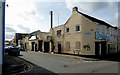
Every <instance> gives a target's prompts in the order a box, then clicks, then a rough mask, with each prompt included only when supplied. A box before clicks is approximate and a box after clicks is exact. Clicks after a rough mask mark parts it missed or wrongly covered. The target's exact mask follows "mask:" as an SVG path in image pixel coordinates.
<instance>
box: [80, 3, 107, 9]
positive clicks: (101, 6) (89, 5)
mask: <svg viewBox="0 0 120 75" xmlns="http://www.w3.org/2000/svg"><path fill="white" fill-rule="evenodd" d="M108 5H109V4H108V3H107V2H82V3H79V5H78V6H80V8H81V9H83V10H89V11H96V10H100V9H104V8H106V7H108Z"/></svg>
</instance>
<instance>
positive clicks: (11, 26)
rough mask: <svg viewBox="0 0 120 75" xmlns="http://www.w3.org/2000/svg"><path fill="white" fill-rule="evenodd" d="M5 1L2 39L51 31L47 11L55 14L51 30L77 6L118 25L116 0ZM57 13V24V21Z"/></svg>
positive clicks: (93, 15) (63, 20) (62, 22)
mask: <svg viewBox="0 0 120 75" xmlns="http://www.w3.org/2000/svg"><path fill="white" fill-rule="evenodd" d="M95 1H96V0H59V1H58V0H49V2H48V1H47V0H44V1H43V0H6V3H7V4H8V5H9V7H6V19H5V20H6V26H5V28H6V30H5V39H7V40H8V39H13V37H14V34H15V33H31V32H33V31H36V30H40V31H43V32H48V31H49V30H50V13H49V12H50V11H53V15H54V23H53V24H54V27H55V26H58V25H61V24H64V23H65V22H66V21H67V20H68V18H69V17H70V16H71V14H72V8H73V7H74V6H77V7H78V9H79V11H80V12H83V13H85V14H87V15H90V16H92V17H95V18H97V19H100V20H103V21H105V22H107V23H109V24H111V25H112V26H118V0H97V2H95ZM58 14H59V21H58Z"/></svg>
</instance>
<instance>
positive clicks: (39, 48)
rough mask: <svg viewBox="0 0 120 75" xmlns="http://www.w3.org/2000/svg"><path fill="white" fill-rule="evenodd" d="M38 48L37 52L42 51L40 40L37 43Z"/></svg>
mask: <svg viewBox="0 0 120 75" xmlns="http://www.w3.org/2000/svg"><path fill="white" fill-rule="evenodd" d="M38 43H39V46H38V50H40V51H42V40H40V41H38Z"/></svg>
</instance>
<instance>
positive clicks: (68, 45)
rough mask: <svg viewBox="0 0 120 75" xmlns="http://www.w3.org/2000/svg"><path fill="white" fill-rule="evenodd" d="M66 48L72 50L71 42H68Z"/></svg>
mask: <svg viewBox="0 0 120 75" xmlns="http://www.w3.org/2000/svg"><path fill="white" fill-rule="evenodd" d="M66 49H67V50H70V42H66Z"/></svg>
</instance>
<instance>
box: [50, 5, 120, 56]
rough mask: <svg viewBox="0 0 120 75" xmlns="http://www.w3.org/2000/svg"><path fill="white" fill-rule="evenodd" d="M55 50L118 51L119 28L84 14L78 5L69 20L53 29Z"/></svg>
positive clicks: (69, 51) (83, 53) (87, 53)
mask: <svg viewBox="0 0 120 75" xmlns="http://www.w3.org/2000/svg"><path fill="white" fill-rule="evenodd" d="M50 32H52V37H53V39H54V45H55V49H54V51H55V52H58V53H71V54H73V53H74V51H76V50H77V51H80V54H81V55H106V54H112V53H117V52H118V51H119V47H117V46H119V45H118V43H119V42H117V41H118V40H119V36H118V35H117V33H118V29H117V28H115V27H112V26H111V25H109V24H108V23H106V22H104V21H101V20H98V19H96V18H93V17H91V16H88V15H86V14H83V13H81V12H79V11H78V8H77V7H74V8H73V10H72V15H71V16H70V18H69V19H68V21H67V22H66V23H65V24H64V25H61V26H58V27H54V28H53V29H52V31H50Z"/></svg>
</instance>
